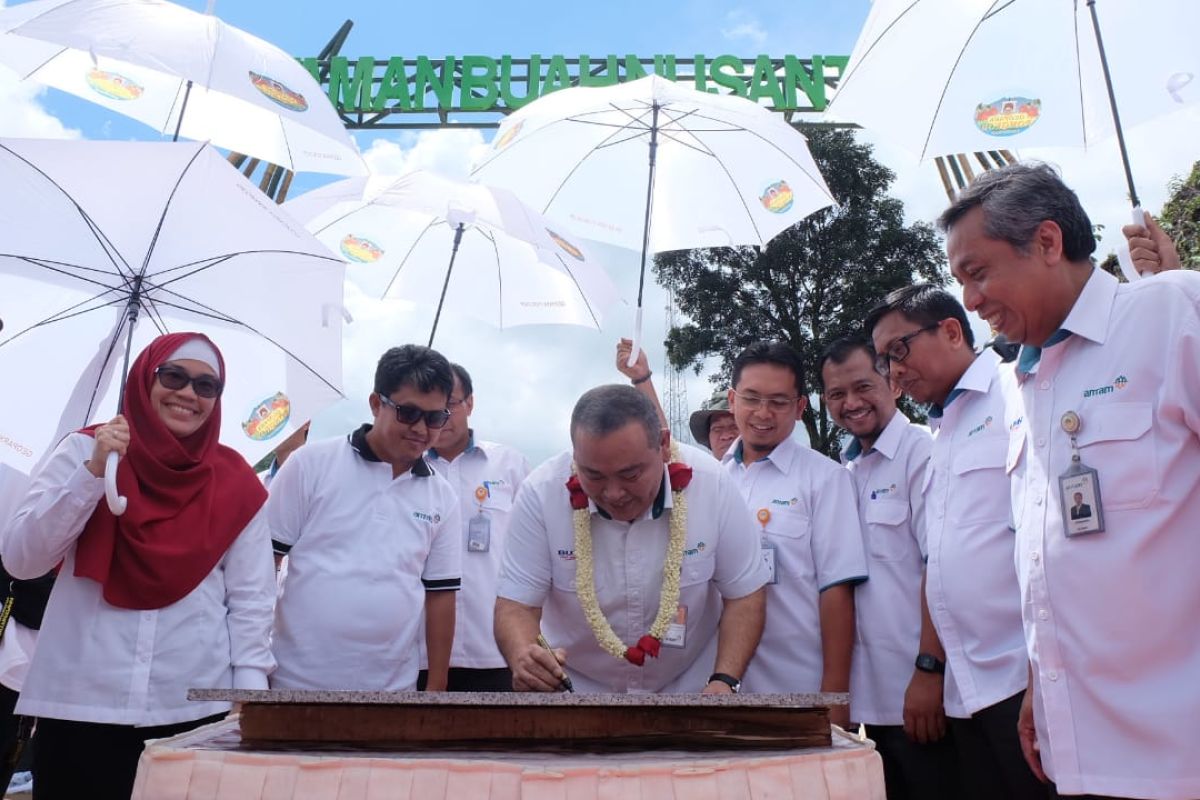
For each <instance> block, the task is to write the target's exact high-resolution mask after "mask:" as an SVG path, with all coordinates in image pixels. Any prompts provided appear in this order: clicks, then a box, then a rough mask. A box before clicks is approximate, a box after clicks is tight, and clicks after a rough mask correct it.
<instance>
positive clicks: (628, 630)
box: [499, 445, 767, 694]
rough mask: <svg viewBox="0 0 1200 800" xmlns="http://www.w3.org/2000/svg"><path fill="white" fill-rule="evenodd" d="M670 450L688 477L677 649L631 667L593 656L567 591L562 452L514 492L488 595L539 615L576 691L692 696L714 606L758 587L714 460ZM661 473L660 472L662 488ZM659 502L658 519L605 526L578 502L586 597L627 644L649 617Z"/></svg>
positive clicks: (568, 516)
mask: <svg viewBox="0 0 1200 800" xmlns="http://www.w3.org/2000/svg"><path fill="white" fill-rule="evenodd" d="M679 449H680V458H681V459H682V460H683V461H684V462H685V463H687V464H688V465H689V466H690V467H691V468H692V482H691V484H690V485H689V486H688V488H687V489H685V490H684V497H685V498H686V500H687V541H686V543H685V545H684V556H683V565H682V568H681V571H680V579H679V584H680V593H679V604H680V605H682V606H684V607H685V608H686V609H687V612H686V634H685V637H684V643H683V644H684V646H683V647H682V648H676V647H668V646H665V645H664V646H663V648H662V649H661V651H660V652H659V657H658V658H647V659H646V663H645V665H644V666H641V667H638V666H634V665H633V664H630V663H629V662H627V661H625V660H624V659H617V658H615V657H613V656H611V655H609V654H608V653H607V652H605V651H604V650H602V649H601V648H600V645H599V644H598V643H597V642H596V638H595V636H594V635H593V633H592V629H591V627H590V626H589V625H588V623H587V620H586V618H585V617H584V615H583V611H582V609H581V608H580V606H579V599H578V597H577V596H576V594H575V531H574V523H573V521H572V514H573V511H572V509H571V502H570V496H569V495H568V493H567V488H566V482H567V479H568V478H569V477H570V476H571V453H570V452H566V453H562V454H560V455H558V456H555V457H554V458H551V459H550V460H549V461H547V462H546V463H544V464H542V465H541V466H540V467H538V468H537V469H535V470H534V471H533V472H532V473H531V474H530V475H529V477H528V478H527V479H526V481H525V483H524V485H522V486H521V490H520V491H519V492H518V493H517V501H516V508H515V509H514V510H513V517H512V521H511V524H510V525H509V531H508V547H507V549H506V550H505V553H504V560H503V563H502V566H501V570H500V589H499V593H500V596H501V597H504V598H507V599H509V600H514V601H516V602H518V603H523V604H525V605H528V606H536V607H541V608H542V631H543V632H544V633H545V636H546V639H547V640H548V641H549V642H550V643H551V644H552V645H553V646H554V647H562V648H564V649H565V650H566V651H567V664H566V670H567V672H568V674H569V675H570V677H571V680H572V682H573V683H574V685H575V690H576V691H578V692H617V693H633V694H638V693H650V692H663V693H678V692H699V691H700V690H702V689H703V688H704V686H705V684H706V683H707V682H708V676H709V675H711V674H712V672H713V664H714V663H715V661H716V654H717V629H718V623H719V622H720V619H721V609H722V602H721V598H723V597H728V598H739V597H745V596H746V595H749V594H751V593H753V592H755V591H756V590H758V589H759V588H760V587H762V585H763V584H764V583H766V580H767V576H766V572H765V568H764V567H763V564H762V560H761V559H760V557H759V554H758V541H757V537H756V536H755V535H754V521H753V519H752V518H751V516H750V513H749V511H748V510H747V509H746V506H745V504H744V503H743V502H742V500H741V498H740V497H738V495H737V490H736V489H735V488H734V487H733V486H732V484H731V483H730V482H729V479H728V478H726V477H725V476H724V475H723V474H722V473H721V467H720V465H719V464H718V463H717V462H716V461H715V460H714V459H713V458H711V457H709V456H706V455H704V454H702V453H700V452H699V451H698V450H697V449H696V448H694V447H689V446H686V445H680V446H679ZM666 474H667V473H666V468H665V466H664V469H663V476H664V480H666ZM664 500H665V506H664V510H663V513H662V514H661V515H660V516H659V517H658V518H657V519H654V517H653V514H652V511H653V509H647V511H646V513H645V514H644V515H643V516H642V517H641V518H640V519H637V520H634V521H633V522H632V523H629V522H620V521H618V520H614V519H606V518H605V517H603V516H602V515H601V514H599V513H598V510H597V508H596V506H595V504H594V503H590V504H589V509H590V511H591V520H592V548H593V558H594V562H595V583H596V596H597V599H598V600H599V604H600V608H601V610H602V611H603V612H604V615H605V616H606V617H607V618H608V621H609V624H610V625H611V626H612V628H613V631H614V632H615V633H616V634H617V636H619V637H620V638H621V640H622V641H623V642H625V644H626V645H633V644H636V643H637V641H638V639H640V638H641V637H642V636H644V635H646V633H647V632H648V631H649V629H650V625H651V624H652V623H653V622H654V618H655V617H656V616H657V614H658V606H659V597H660V593H661V590H662V573H663V562H664V561H665V560H666V552H667V541H668V539H669V530H668V521H669V519H670V515H671V513H672V511H671V509H672V501H673V498H672V493H671V492H670V491H667V492H666V494H665V498H664Z"/></svg>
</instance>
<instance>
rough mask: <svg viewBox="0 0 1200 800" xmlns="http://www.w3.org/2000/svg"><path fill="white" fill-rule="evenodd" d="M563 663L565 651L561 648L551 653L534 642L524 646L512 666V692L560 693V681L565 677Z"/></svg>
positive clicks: (564, 661)
mask: <svg viewBox="0 0 1200 800" xmlns="http://www.w3.org/2000/svg"><path fill="white" fill-rule="evenodd" d="M556 658H557V660H555V659H556ZM565 663H567V651H566V650H563V649H562V648H561V647H559V648H555V649H554V651H553V653H551V651H549V650H546V649H545V648H543V647H542V646H541V645H539V644H537V643H536V642H534V643H530V644H528V645H526V646H525V649H524V650H522V651H521V652H520V653H518V654H517V660H516V663H515V664H513V691H517V692H560V691H562V679H563V678H564V677H565V676H566V673H565V672H564V671H563V668H562V665H563V664H565Z"/></svg>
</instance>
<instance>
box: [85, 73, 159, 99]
mask: <svg viewBox="0 0 1200 800" xmlns="http://www.w3.org/2000/svg"><path fill="white" fill-rule="evenodd" d="M87 85H88V86H89V87H90V88H91V90H92V91H93V92H95V93H96V94H98V95H100V96H102V97H107V98H108V99H109V100H137V99H138V98H139V97H141V96H142V92H144V91H146V90H145V89H144V88H142V86H141V85H140V84H139V83H138V82H137V81H135V80H133V79H132V78H127V77H126V76H124V75H122V74H121V73H119V72H106V71H105V70H102V69H93V70H88V74H87Z"/></svg>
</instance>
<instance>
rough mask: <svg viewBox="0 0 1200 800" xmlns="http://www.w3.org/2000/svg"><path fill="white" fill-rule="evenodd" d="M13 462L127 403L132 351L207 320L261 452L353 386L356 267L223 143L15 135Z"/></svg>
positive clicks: (251, 441) (249, 451)
mask: <svg viewBox="0 0 1200 800" xmlns="http://www.w3.org/2000/svg"><path fill="white" fill-rule="evenodd" d="M0 187H2V191H0V318H3V320H4V328H3V330H2V331H0V372H2V373H3V374H4V375H6V376H7V379H6V380H5V385H4V391H3V392H0V462H4V463H7V464H10V465H12V466H13V467H15V468H17V469H19V470H21V471H22V472H26V473H28V472H29V471H31V470H32V469H33V467H34V466H35V465H36V464H37V463H38V461H39V460H40V459H41V457H42V456H43V455H44V454H45V453H46V452H47V451H49V450H51V449H52V448H53V447H54V446H55V445H56V444H57V442H58V441H59V439H60V438H61V437H62V436H64V435H65V434H67V433H69V432H70V431H72V430H75V429H77V428H80V427H83V426H84V425H87V424H89V423H93V422H99V421H107V420H108V419H110V418H111V417H112V416H113V415H115V414H116V413H117V395H118V389H119V384H120V382H121V378H122V375H121V371H122V367H121V364H122V362H123V360H124V354H125V343H126V334H127V332H128V330H129V328H128V326H129V311H130V310H131V309H132V310H134V311H135V312H136V324H135V325H134V328H133V331H134V332H133V341H132V347H131V352H132V353H133V354H134V355H136V354H137V353H138V352H140V351H141V349H142V347H144V346H145V344H146V343H148V342H149V340H150V339H152V338H153V337H154V336H156V335H158V334H159V333H163V332H168V331H199V332H202V333H205V334H207V335H208V336H209V337H210V338H211V339H212V340H213V341H214V342H216V343H217V345H218V346H219V347H220V348H221V350H222V352H223V354H224V356H225V363H226V367H227V372H228V374H227V376H226V389H225V393H224V395H223V397H222V407H223V413H222V430H221V441H222V442H223V443H225V444H227V445H229V446H230V447H233V448H235V449H237V450H238V451H239V452H241V453H242V454H243V455H244V456H246V458H247V459H249V460H250V461H251V462H253V461H254V460H256V459H258V458H259V457H261V456H262V455H263V454H265V453H266V452H267V451H269V450H270V449H272V448H273V447H274V446H275V445H276V444H278V443H279V442H280V441H282V440H283V439H285V438H287V435H288V433H289V432H291V431H293V430H295V429H296V428H297V427H298V426H299V425H301V424H303V422H305V421H306V420H308V419H309V418H311V417H312V416H313V415H314V414H316V413H317V412H318V411H320V410H321V409H322V408H323V407H324V406H325V405H327V404H328V403H330V402H332V401H334V400H336V399H337V398H339V397H340V396H341V388H340V387H341V341H342V336H341V333H342V331H341V326H342V310H341V300H342V281H343V277H344V268H343V265H342V263H341V262H340V261H338V260H337V259H335V258H333V257H332V256H330V255H329V253H328V252H326V250H325V248H324V247H323V246H322V245H321V244H320V243H319V242H317V241H316V240H315V239H313V238H312V237H311V236H310V235H309V234H308V233H307V232H306V231H304V230H303V228H301V227H300V226H299V225H298V224H297V223H295V222H294V221H293V220H291V219H290V218H289V217H288V216H287V215H286V214H285V213H283V212H282V211H281V210H280V209H279V208H278V206H276V205H275V204H274V203H272V202H271V201H270V200H269V199H268V198H267V197H266V196H265V195H263V194H262V193H261V192H259V191H258V190H257V189H256V188H255V187H254V186H253V185H251V184H250V183H249V182H248V181H247V180H246V179H245V178H244V177H243V176H242V175H241V174H240V173H239V172H238V171H237V170H235V169H234V168H233V167H231V166H230V165H229V164H228V163H227V162H226V161H225V159H223V158H222V157H221V155H220V154H219V153H217V152H216V151H215V150H213V149H212V148H211V147H208V146H206V145H201V144H195V143H190V142H189V143H182V142H181V143H177V144H172V143H138V142H97V141H54V140H51V141H44V140H4V139H0Z"/></svg>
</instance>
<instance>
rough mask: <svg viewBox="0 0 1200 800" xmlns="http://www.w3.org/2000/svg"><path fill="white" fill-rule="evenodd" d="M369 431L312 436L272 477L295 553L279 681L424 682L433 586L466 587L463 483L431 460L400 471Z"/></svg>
mask: <svg viewBox="0 0 1200 800" xmlns="http://www.w3.org/2000/svg"><path fill="white" fill-rule="evenodd" d="M368 429H369V426H363V427H362V428H360V429H359V430H358V431H356V432H355V433H354V434H352V435H351V436H350V437H348V438H340V439H329V440H326V441H322V442H310V443H309V444H306V445H305V446H304V447H301V448H300V449H299V450H297V451H296V452H294V453H292V455H291V456H290V457H289V458H288V460H287V461H286V462H285V463H284V465H283V466H282V467H281V468H280V470H279V472H278V473H277V474H276V476H275V479H274V481H273V482H272V483H271V497H270V499H269V500H267V519H268V521H269V523H270V526H271V537H272V539H273V540H274V541H275V543H276V549H277V550H278V551H283V550H286V552H287V556H288V572H287V577H286V578H285V579H284V583H283V589H282V592H281V594H280V596H279V601H278V604H277V605H276V608H275V629H274V638H273V642H272V649H273V651H274V653H275V659H276V660H277V661H278V662H279V667H278V669H277V670H276V672H275V674H273V675H272V676H271V686H272V687H273V688H286V689H353V690H362V691H371V690H374V691H408V690H411V689H413V688H415V687H416V684H417V670H418V668H419V665H420V655H419V653H420V650H419V647H418V645H417V635H418V631H419V630H420V629H421V623H422V621H423V619H424V616H425V592H426V591H442V590H445V591H454V590H457V589H458V588H459V581H460V572H459V570H460V568H461V567H460V565H461V558H462V556H461V547H460V537H461V531H462V525H461V524H460V523H459V512H458V498H457V497H456V496H455V494H454V490H453V489H452V488H451V487H450V484H449V483H447V482H446V481H445V479H444V478H442V477H441V476H438V475H435V474H434V473H433V472H432V471H431V470H430V469H429V466H428V465H427V464H426V463H425V461H424V460H422V459H418V461H417V463H416V465H414V467H413V468H412V469H411V470H409V471H408V472H405V473H404V474H402V475H400V476H399V477H397V478H393V477H392V465H391V464H388V463H386V462H383V461H380V460H379V459H378V458H377V457H376V456H375V454H374V453H372V452H371V450H370V447H369V446H367V444H366V440H365V438H364V434H365V432H366V430H368Z"/></svg>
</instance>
